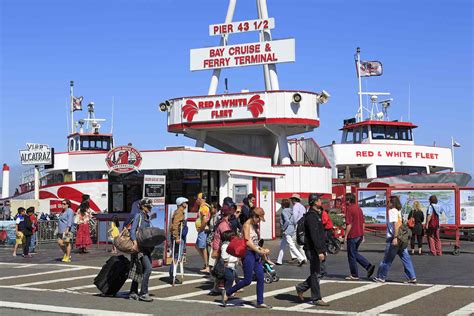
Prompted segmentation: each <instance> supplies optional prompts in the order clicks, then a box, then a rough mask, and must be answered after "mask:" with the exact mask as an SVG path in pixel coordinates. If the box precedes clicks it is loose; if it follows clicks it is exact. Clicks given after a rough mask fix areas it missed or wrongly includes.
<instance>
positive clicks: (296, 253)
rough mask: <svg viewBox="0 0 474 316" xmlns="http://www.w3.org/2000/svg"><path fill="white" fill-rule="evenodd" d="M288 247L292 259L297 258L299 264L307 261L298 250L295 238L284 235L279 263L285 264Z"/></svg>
mask: <svg viewBox="0 0 474 316" xmlns="http://www.w3.org/2000/svg"><path fill="white" fill-rule="evenodd" d="M286 245H288V246H289V247H290V254H291V258H297V259H298V262H301V261H303V260H305V256H304V255H302V254H301V252H300V251H299V250H298V248H296V245H295V242H294V240H293V236H291V235H286V234H283V235H282V236H281V242H280V252H279V253H278V259H277V263H283V257H284V256H285V250H286Z"/></svg>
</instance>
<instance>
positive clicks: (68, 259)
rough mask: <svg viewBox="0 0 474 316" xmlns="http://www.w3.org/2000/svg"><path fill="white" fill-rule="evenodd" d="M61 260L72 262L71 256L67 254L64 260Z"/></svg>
mask: <svg viewBox="0 0 474 316" xmlns="http://www.w3.org/2000/svg"><path fill="white" fill-rule="evenodd" d="M61 261H62V262H71V257H67V256H65V257H64V258H63V260H61Z"/></svg>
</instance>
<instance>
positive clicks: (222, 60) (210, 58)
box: [190, 38, 295, 71]
mask: <svg viewBox="0 0 474 316" xmlns="http://www.w3.org/2000/svg"><path fill="white" fill-rule="evenodd" d="M190 61H191V62H190V64H191V67H190V68H191V71H196V70H206V69H219V68H230V67H243V66H255V65H263V64H276V63H288V62H294V61H295V39H293V38H291V39H284V40H276V41H268V42H257V43H246V44H239V45H228V46H215V47H207V48H197V49H191V56H190Z"/></svg>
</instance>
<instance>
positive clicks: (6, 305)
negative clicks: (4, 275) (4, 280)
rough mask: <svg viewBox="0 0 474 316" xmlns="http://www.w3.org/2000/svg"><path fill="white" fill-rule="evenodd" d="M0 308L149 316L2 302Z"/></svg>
mask: <svg viewBox="0 0 474 316" xmlns="http://www.w3.org/2000/svg"><path fill="white" fill-rule="evenodd" d="M0 307H4V308H13V309H26V310H31V311H42V312H54V313H63V314H74V315H101V316H115V315H117V316H132V315H150V314H138V313H127V312H120V311H108V310H101V309H89V308H75V307H62V306H57V305H40V304H27V303H17V302H4V301H0Z"/></svg>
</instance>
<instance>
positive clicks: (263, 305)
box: [256, 304, 273, 309]
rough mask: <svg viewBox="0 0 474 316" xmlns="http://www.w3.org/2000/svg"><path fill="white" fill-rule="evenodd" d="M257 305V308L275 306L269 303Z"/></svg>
mask: <svg viewBox="0 0 474 316" xmlns="http://www.w3.org/2000/svg"><path fill="white" fill-rule="evenodd" d="M256 307H257V308H265V309H272V308H273V307H272V306H271V305H267V304H258V305H257V306H256Z"/></svg>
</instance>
